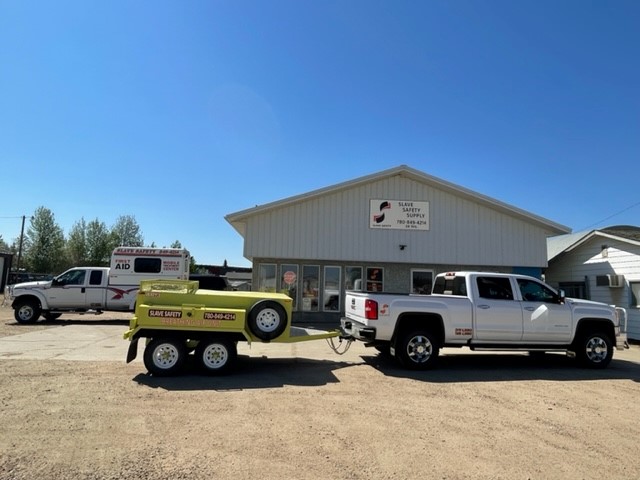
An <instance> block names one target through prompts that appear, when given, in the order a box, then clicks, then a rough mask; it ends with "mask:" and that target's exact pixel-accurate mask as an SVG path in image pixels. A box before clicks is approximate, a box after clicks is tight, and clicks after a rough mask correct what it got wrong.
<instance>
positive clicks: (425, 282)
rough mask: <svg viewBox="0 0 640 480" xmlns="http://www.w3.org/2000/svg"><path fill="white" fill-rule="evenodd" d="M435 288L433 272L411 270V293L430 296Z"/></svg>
mask: <svg viewBox="0 0 640 480" xmlns="http://www.w3.org/2000/svg"><path fill="white" fill-rule="evenodd" d="M432 286H433V272H432V271H431V270H411V293H419V294H421V295H430V294H431V287H432Z"/></svg>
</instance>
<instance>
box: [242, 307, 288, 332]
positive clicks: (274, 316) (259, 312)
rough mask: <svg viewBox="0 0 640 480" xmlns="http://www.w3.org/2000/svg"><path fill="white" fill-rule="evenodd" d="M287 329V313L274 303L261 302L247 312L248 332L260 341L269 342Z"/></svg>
mask: <svg viewBox="0 0 640 480" xmlns="http://www.w3.org/2000/svg"><path fill="white" fill-rule="evenodd" d="M285 328H287V312H286V311H285V309H284V308H283V307H282V305H280V304H278V303H276V302H262V303H259V304H258V305H256V306H255V307H253V309H252V310H251V312H249V330H251V333H253V334H254V335H255V336H256V337H258V338H259V339H260V340H271V339H273V338H276V337H278V336H280V335H282V332H284V330H285Z"/></svg>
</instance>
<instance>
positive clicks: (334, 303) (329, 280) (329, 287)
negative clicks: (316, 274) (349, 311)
mask: <svg viewBox="0 0 640 480" xmlns="http://www.w3.org/2000/svg"><path fill="white" fill-rule="evenodd" d="M341 273H342V269H341V268H340V267H324V290H323V292H322V293H323V295H324V297H323V301H324V310H325V311H326V312H339V311H340V280H341V279H340V277H341Z"/></svg>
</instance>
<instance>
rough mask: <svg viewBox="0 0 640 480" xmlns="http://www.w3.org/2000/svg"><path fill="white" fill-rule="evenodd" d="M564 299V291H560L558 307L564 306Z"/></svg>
mask: <svg viewBox="0 0 640 480" xmlns="http://www.w3.org/2000/svg"><path fill="white" fill-rule="evenodd" d="M564 299H565V295H564V290H560V291H559V292H558V303H559V304H560V305H562V304H564Z"/></svg>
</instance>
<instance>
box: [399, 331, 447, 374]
mask: <svg viewBox="0 0 640 480" xmlns="http://www.w3.org/2000/svg"><path fill="white" fill-rule="evenodd" d="M439 353H440V347H439V346H438V343H437V342H436V337H435V335H434V334H433V333H431V332H430V331H428V330H415V331H411V332H407V333H405V334H404V335H402V336H401V337H400V338H399V339H398V341H396V345H395V355H396V358H397V359H398V360H399V361H400V364H401V365H402V366H403V367H404V368H407V369H409V370H428V369H430V368H433V367H434V366H435V364H436V361H437V359H438V354H439Z"/></svg>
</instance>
